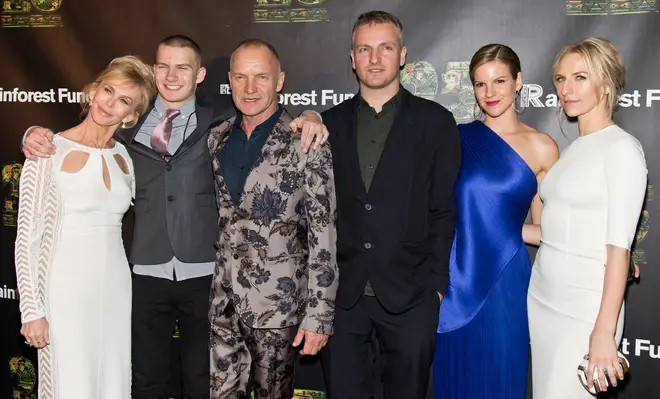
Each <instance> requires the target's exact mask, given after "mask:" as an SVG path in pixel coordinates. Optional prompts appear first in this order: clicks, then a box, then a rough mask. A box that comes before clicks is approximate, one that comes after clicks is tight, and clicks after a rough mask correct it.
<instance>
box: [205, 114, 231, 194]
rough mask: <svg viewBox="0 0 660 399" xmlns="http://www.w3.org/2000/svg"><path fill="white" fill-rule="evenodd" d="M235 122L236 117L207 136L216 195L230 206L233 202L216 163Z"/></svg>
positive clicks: (220, 167) (219, 166) (218, 164)
mask: <svg viewBox="0 0 660 399" xmlns="http://www.w3.org/2000/svg"><path fill="white" fill-rule="evenodd" d="M235 120H236V117H233V118H231V119H229V120H227V121H225V122H223V123H221V124H220V125H219V126H217V127H215V128H213V129H212V130H211V133H210V134H209V142H208V145H209V149H210V153H211V162H212V163H213V169H214V170H215V176H214V178H215V179H216V181H217V184H218V194H219V195H220V196H221V197H222V199H223V200H224V201H227V202H228V203H230V204H232V203H233V200H232V199H231V194H230V193H229V189H228V188H227V185H226V184H225V179H224V177H223V175H222V166H221V165H220V162H219V161H218V154H220V151H222V148H223V147H224V146H225V143H226V142H227V138H228V137H229V133H230V132H231V129H232V128H233V127H234V122H235ZM220 202H221V201H219V203H220Z"/></svg>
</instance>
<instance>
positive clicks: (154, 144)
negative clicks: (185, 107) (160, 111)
mask: <svg viewBox="0 0 660 399" xmlns="http://www.w3.org/2000/svg"><path fill="white" fill-rule="evenodd" d="M179 114H181V111H179V110H178V109H168V110H167V111H165V119H163V121H161V122H160V123H159V124H158V126H156V128H155V129H154V132H153V133H152V134H151V149H152V150H154V151H156V152H157V153H159V154H160V155H162V156H163V158H165V159H166V160H168V159H169V158H170V157H171V154H170V152H169V151H168V149H167V145H168V144H169V142H170V137H171V136H172V119H174V118H176V117H177V116H178V115H179Z"/></svg>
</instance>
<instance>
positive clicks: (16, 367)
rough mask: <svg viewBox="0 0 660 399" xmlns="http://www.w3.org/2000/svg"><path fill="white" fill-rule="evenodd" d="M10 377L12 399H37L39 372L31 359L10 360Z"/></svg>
mask: <svg viewBox="0 0 660 399" xmlns="http://www.w3.org/2000/svg"><path fill="white" fill-rule="evenodd" d="M9 375H10V376H11V379H12V396H11V399H37V372H36V370H35V367H34V365H33V364H32V362H31V361H30V360H29V359H26V358H24V357H20V356H19V357H12V358H11V359H9Z"/></svg>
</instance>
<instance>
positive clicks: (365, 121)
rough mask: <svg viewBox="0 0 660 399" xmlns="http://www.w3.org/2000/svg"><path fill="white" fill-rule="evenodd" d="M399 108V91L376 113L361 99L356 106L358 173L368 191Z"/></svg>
mask: <svg viewBox="0 0 660 399" xmlns="http://www.w3.org/2000/svg"><path fill="white" fill-rule="evenodd" d="M400 106H401V90H399V91H398V92H397V93H396V94H395V95H394V97H392V98H391V99H390V100H389V101H388V102H386V103H385V104H383V109H382V110H381V111H380V112H378V113H376V110H375V109H373V108H372V107H371V106H370V105H369V104H368V103H367V102H366V101H364V99H363V98H362V97H360V105H359V106H358V122H357V150H358V158H359V160H360V173H361V174H362V181H363V182H364V186H365V188H366V189H367V191H369V187H371V182H372V180H373V178H374V174H375V173H376V168H377V167H378V162H379V161H380V156H381V154H382V153H383V148H385V142H386V141H387V136H388V135H389V133H390V129H391V128H392V123H394V117H396V114H397V111H398V109H399V108H400Z"/></svg>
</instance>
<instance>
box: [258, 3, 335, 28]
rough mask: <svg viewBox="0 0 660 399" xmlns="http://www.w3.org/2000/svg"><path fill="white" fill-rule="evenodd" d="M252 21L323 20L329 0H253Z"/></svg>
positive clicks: (326, 17)
mask: <svg viewBox="0 0 660 399" xmlns="http://www.w3.org/2000/svg"><path fill="white" fill-rule="evenodd" d="M255 1H256V2H255V5H254V22H260V23H264V22H266V23H267V22H325V21H328V20H329V19H328V9H327V8H326V7H325V6H326V5H327V3H328V1H329V0H255Z"/></svg>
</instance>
